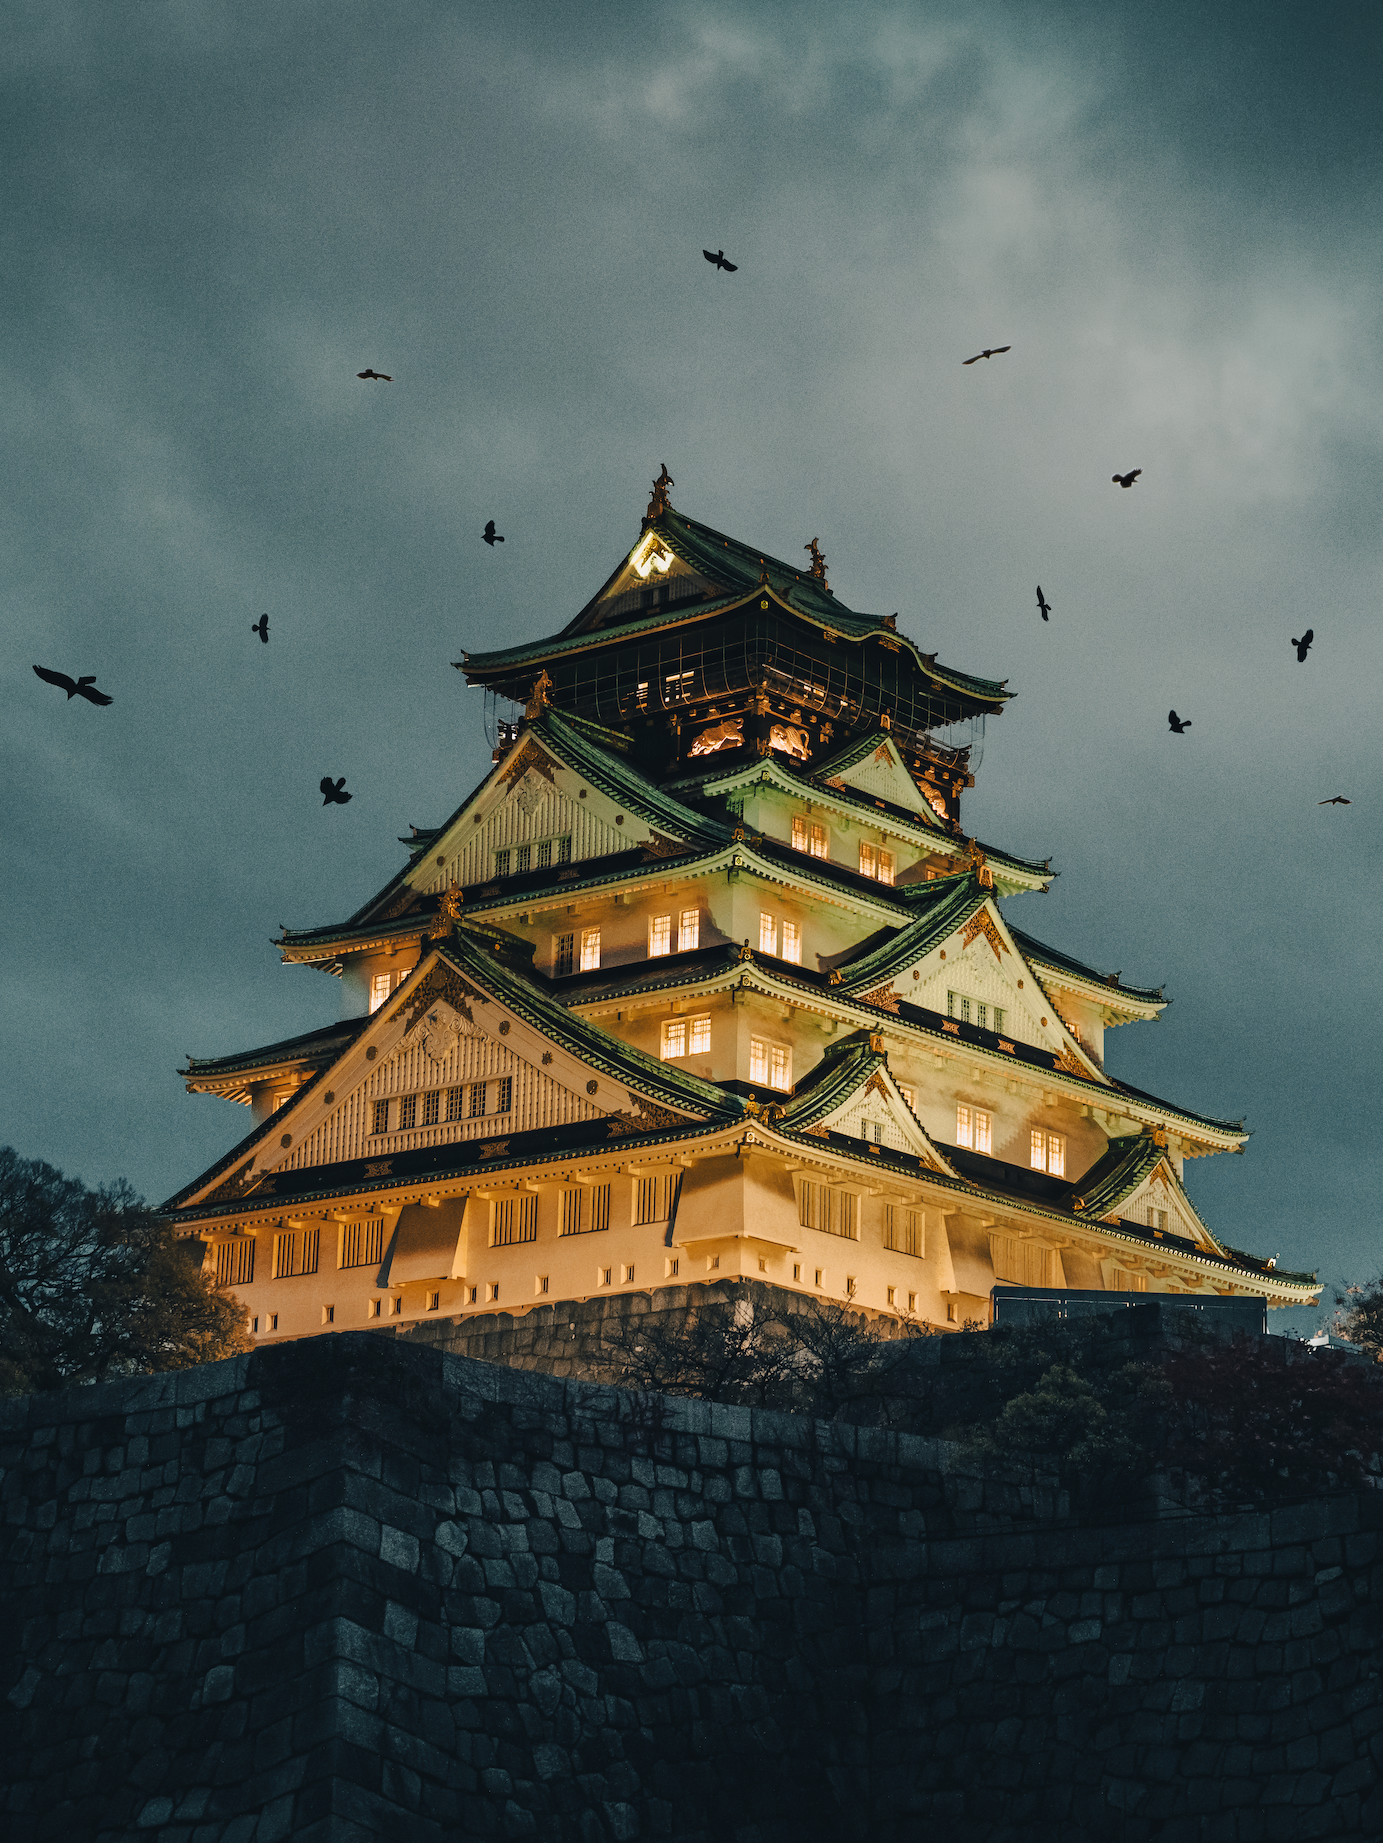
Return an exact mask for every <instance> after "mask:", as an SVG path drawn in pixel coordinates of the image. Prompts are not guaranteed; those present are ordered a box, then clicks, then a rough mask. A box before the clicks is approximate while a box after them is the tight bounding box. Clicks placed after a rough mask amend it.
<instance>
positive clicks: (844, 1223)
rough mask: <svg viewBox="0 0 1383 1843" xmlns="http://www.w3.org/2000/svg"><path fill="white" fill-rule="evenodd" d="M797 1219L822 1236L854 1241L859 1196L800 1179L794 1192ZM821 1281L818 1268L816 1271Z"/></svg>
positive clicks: (818, 1281) (856, 1228)
mask: <svg viewBox="0 0 1383 1843" xmlns="http://www.w3.org/2000/svg"><path fill="white" fill-rule="evenodd" d="M797 1220H798V1223H799V1224H800V1226H801V1227H802V1228H804V1229H819V1230H820V1232H821V1233H822V1234H823V1235H839V1236H842V1237H843V1238H844V1239H845V1240H846V1241H858V1240H859V1235H860V1230H859V1198H858V1197H856V1196H854V1195H852V1194H851V1192H849V1191H846V1190H833V1189H832V1188H831V1186H830V1185H829V1184H813V1183H810V1182H809V1181H807V1180H805V1179H804V1180H803V1182H802V1185H801V1187H800V1189H799V1191H798V1193H797ZM816 1283H817V1285H818V1286H820V1284H821V1269H820V1268H818V1269H817V1271H816Z"/></svg>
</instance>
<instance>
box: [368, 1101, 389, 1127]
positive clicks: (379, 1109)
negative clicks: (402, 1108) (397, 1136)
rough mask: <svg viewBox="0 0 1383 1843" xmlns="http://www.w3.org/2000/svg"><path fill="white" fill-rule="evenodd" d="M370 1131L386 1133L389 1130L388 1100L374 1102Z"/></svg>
mask: <svg viewBox="0 0 1383 1843" xmlns="http://www.w3.org/2000/svg"><path fill="white" fill-rule="evenodd" d="M370 1131H371V1133H387V1132H388V1131H389V1103H388V1101H376V1102H375V1111H374V1124H373V1125H372V1126H371V1128H370Z"/></svg>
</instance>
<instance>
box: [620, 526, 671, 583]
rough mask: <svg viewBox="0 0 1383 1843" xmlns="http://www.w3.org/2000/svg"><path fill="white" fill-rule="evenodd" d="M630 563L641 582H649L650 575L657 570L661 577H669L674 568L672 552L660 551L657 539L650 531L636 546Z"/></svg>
mask: <svg viewBox="0 0 1383 1843" xmlns="http://www.w3.org/2000/svg"><path fill="white" fill-rule="evenodd" d="M629 561H630V562H631V563H632V564H633V566H634V574H635V575H636V576H637V577H638V578H639V580H640V581H641V582H647V580H648V577H649V574H650V572H651V571H653V570H657V572H658V574H659V575H660V576H666V575H667V573H668V571H669V570H670V569H671V568H672V552H671V551H670V550H660V549H659V548H658V540H657V538H655V537H654V535H653V533H652V532H651V531H649V532H647V533H645V535H644V536H643V537H641V538H640V539H639V541H638V543H637V544H636V545H635V546H634V550H633V552H632V554H631V556H630V558H629Z"/></svg>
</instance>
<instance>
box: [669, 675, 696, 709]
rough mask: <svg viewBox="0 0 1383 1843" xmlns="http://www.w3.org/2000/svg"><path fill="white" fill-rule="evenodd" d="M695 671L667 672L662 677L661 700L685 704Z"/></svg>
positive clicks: (689, 694) (693, 680)
mask: <svg viewBox="0 0 1383 1843" xmlns="http://www.w3.org/2000/svg"><path fill="white" fill-rule="evenodd" d="M695 679H696V674H695V672H668V673H666V674H665V675H664V677H663V702H664V703H665V704H685V703H686V701H687V699H688V698H689V697H690V696H691V695H692V687H693V684H694V682H695Z"/></svg>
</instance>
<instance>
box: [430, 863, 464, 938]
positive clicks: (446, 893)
mask: <svg viewBox="0 0 1383 1843" xmlns="http://www.w3.org/2000/svg"><path fill="white" fill-rule="evenodd" d="M463 900H464V898H463V896H462V893H461V885H460V884H459V883H458V882H457V881H456V879H455V878H454V877H453V879H452V881H451V883H450V884H449V885H448V886H447V888H446V889H444V890H443V891H442V893H441V895H440V896H439V897H438V899H437V919H436V921H434V922H433V924H432V926H431V927H430V928H429V929H428V935H429V936H430V938H431V939H433V940H437V939H438V938H439V937H440V936H442V935H444V934H450V933H451V931H452V929H453V928H454V927H455V926H456V924H457V922H459V921H460V919H461V905H462V902H463Z"/></svg>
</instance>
